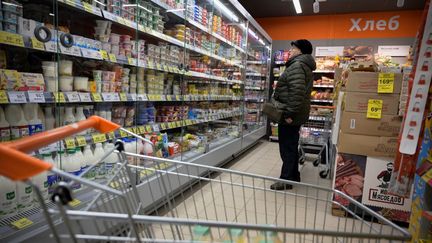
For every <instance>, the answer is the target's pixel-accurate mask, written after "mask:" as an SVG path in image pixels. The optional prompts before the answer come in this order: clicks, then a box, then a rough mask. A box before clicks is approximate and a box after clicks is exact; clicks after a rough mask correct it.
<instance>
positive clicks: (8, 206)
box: [0, 176, 17, 219]
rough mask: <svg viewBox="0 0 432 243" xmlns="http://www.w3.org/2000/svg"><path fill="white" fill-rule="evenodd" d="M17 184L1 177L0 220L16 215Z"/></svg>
mask: <svg viewBox="0 0 432 243" xmlns="http://www.w3.org/2000/svg"><path fill="white" fill-rule="evenodd" d="M16 189H17V186H16V183H15V182H13V181H11V180H9V179H8V178H6V177H3V176H0V219H1V218H3V217H7V216H11V215H13V214H15V213H16V207H17V192H16Z"/></svg>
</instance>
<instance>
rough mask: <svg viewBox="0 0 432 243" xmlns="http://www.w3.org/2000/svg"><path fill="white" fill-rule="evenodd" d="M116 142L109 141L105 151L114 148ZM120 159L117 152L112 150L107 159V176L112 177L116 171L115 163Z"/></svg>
mask: <svg viewBox="0 0 432 243" xmlns="http://www.w3.org/2000/svg"><path fill="white" fill-rule="evenodd" d="M114 147H115V146H114V144H112V143H107V144H106V145H105V148H104V149H105V153H108V152H109V151H111V150H113V149H114ZM118 161H119V157H118V155H117V154H116V153H114V152H111V153H110V154H109V155H108V157H107V158H106V159H105V161H104V162H105V173H106V174H105V175H106V177H107V178H110V177H111V175H112V174H113V173H114V171H115V165H116V163H117V162H118Z"/></svg>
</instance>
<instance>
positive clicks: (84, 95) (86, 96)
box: [78, 93, 92, 102]
mask: <svg viewBox="0 0 432 243" xmlns="http://www.w3.org/2000/svg"><path fill="white" fill-rule="evenodd" d="M78 96H79V99H80V100H81V102H92V99H91V96H90V93H78Z"/></svg>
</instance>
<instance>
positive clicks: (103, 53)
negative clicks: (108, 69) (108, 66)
mask: <svg viewBox="0 0 432 243" xmlns="http://www.w3.org/2000/svg"><path fill="white" fill-rule="evenodd" d="M99 52H100V54H101V56H102V59H104V60H109V56H108V52H107V51H105V50H100V51H99Z"/></svg>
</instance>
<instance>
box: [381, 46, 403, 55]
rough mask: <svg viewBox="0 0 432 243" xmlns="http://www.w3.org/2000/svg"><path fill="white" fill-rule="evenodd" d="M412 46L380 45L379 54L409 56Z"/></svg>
mask: <svg viewBox="0 0 432 243" xmlns="http://www.w3.org/2000/svg"><path fill="white" fill-rule="evenodd" d="M410 48H411V47H410V46H378V55H381V56H390V57H407V56H408V55H409V52H410Z"/></svg>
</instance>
